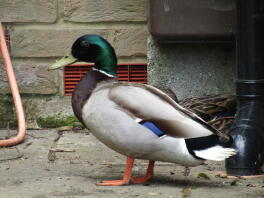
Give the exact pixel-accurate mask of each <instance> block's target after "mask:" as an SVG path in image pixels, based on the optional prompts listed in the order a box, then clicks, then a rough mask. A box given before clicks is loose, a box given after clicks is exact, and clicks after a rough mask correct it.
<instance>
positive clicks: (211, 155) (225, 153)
mask: <svg viewBox="0 0 264 198" xmlns="http://www.w3.org/2000/svg"><path fill="white" fill-rule="evenodd" d="M194 153H195V155H196V156H197V157H200V158H203V159H206V160H213V161H222V160H225V159H227V158H229V157H231V156H232V155H235V154H236V150H235V149H232V148H224V147H222V146H214V147H211V148H207V149H204V150H200V151H194Z"/></svg>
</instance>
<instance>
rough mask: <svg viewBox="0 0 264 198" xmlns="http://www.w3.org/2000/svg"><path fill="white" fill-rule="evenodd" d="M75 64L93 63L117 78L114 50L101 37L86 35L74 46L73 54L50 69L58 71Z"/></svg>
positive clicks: (97, 67)
mask: <svg viewBox="0 0 264 198" xmlns="http://www.w3.org/2000/svg"><path fill="white" fill-rule="evenodd" d="M75 62H93V63H95V66H94V67H95V68H96V69H99V70H101V71H104V72H106V73H107V74H110V75H113V76H116V63H117V58H116V54H115V50H114V48H113V47H112V46H111V45H110V44H109V43H108V42H107V41H106V40H105V39H104V38H102V37H101V36H99V35H90V34H87V35H84V36H81V37H80V38H78V39H77V40H76V41H75V42H74V43H73V45H72V49H71V52H70V53H69V54H68V55H66V56H64V57H63V58H62V59H60V60H59V61H57V62H55V63H54V64H53V65H51V66H50V67H49V70H52V69H57V68H60V67H63V66H66V65H69V64H72V63H75Z"/></svg>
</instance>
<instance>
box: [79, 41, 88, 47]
mask: <svg viewBox="0 0 264 198" xmlns="http://www.w3.org/2000/svg"><path fill="white" fill-rule="evenodd" d="M81 46H83V47H89V46H90V43H89V42H88V41H81Z"/></svg>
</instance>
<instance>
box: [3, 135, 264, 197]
mask: <svg viewBox="0 0 264 198" xmlns="http://www.w3.org/2000/svg"><path fill="white" fill-rule="evenodd" d="M4 133H6V131H1V130H0V134H4ZM12 133H14V132H12ZM4 137H6V136H4ZM125 159H126V158H125V157H124V156H122V155H119V154H118V153H116V152H114V151H112V150H110V149H108V148H107V147H106V146H104V145H103V144H102V143H100V142H99V141H98V140H97V139H96V138H95V137H94V136H93V135H92V134H90V133H87V132H83V131H82V132H80V131H77V132H76V131H64V132H59V131H56V130H33V131H28V132H27V136H26V139H25V141H24V142H23V143H22V144H20V145H18V146H16V147H9V148H0V192H1V193H0V198H99V197H100V198H101V197H107V198H114V197H125V198H132V197H146V198H148V197H152V198H161V197H162V198H164V197H165V198H166V197H168V198H169V197H173V198H174V197H180V198H202V197H203V198H212V197H215V198H222V197H225V198H229V197H232V198H233V197H239V198H240V197H242V198H246V197H257V198H260V197H264V180H263V179H251V180H245V179H227V178H219V177H215V176H214V173H215V172H216V171H219V170H222V169H223V168H224V163H222V162H221V163H219V162H217V163H212V162H207V163H206V164H204V165H202V166H198V167H194V168H185V167H182V166H178V165H176V164H171V163H161V162H158V163H157V164H156V166H155V175H154V178H153V179H152V180H150V181H149V182H147V183H145V184H138V185H128V186H121V187H103V186H96V185H95V184H96V182H99V181H101V180H105V179H107V180H109V179H119V178H120V177H121V176H122V173H123V168H124V165H125ZM146 167H147V161H143V160H137V161H136V165H135V166H134V168H133V174H134V175H143V174H144V171H145V169H146ZM198 175H200V177H198Z"/></svg>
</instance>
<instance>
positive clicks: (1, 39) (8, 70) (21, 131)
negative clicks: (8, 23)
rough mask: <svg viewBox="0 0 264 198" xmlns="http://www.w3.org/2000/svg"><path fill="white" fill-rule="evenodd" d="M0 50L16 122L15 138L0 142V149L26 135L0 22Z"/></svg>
mask: <svg viewBox="0 0 264 198" xmlns="http://www.w3.org/2000/svg"><path fill="white" fill-rule="evenodd" d="M0 49H1V52H2V57H3V60H4V66H5V70H6V74H7V78H8V83H9V87H10V89H11V93H12V96H13V101H14V106H15V109H16V116H17V120H18V133H17V136H16V137H13V138H10V139H7V140H0V147H6V146H14V145H16V144H19V143H20V142H22V141H23V140H24V137H25V133H26V122H25V116H24V111H23V106H22V102H21V98H20V94H19V91H18V86H17V82H16V77H15V74H14V70H13V66H12V63H11V59H10V56H9V52H8V49H7V45H6V40H5V36H4V28H3V26H2V23H1V22H0Z"/></svg>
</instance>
